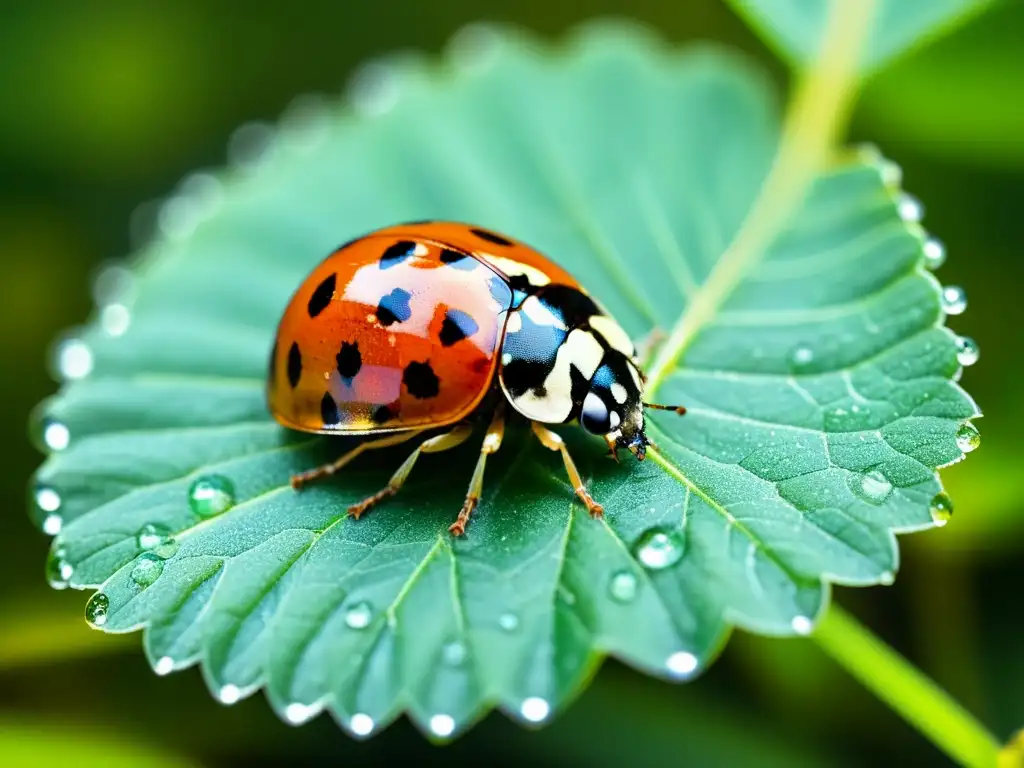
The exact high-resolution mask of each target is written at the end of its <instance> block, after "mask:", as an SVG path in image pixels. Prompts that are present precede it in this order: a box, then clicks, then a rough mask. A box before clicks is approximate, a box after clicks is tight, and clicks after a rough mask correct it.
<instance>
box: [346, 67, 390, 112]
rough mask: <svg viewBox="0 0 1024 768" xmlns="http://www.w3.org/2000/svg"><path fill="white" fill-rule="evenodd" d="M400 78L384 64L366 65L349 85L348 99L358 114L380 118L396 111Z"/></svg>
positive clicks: (357, 72) (353, 77) (358, 71)
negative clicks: (393, 110)
mask: <svg viewBox="0 0 1024 768" xmlns="http://www.w3.org/2000/svg"><path fill="white" fill-rule="evenodd" d="M398 94H399V86H398V76H397V75H396V74H395V71H394V69H393V68H392V67H391V66H390V65H388V64H385V63H384V62H380V61H371V62H369V63H367V64H364V65H363V66H362V67H361V68H360V69H358V70H357V71H356V73H355V74H354V75H353V76H352V79H351V80H350V81H349V84H348V99H349V103H350V104H351V105H352V109H353V110H355V112H356V114H358V115H361V116H363V117H378V116H380V115H384V114H386V113H388V112H390V111H391V110H392V109H394V107H395V105H396V104H397V103H398Z"/></svg>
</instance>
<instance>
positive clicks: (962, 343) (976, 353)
mask: <svg viewBox="0 0 1024 768" xmlns="http://www.w3.org/2000/svg"><path fill="white" fill-rule="evenodd" d="M979 357H981V350H980V349H978V345H977V343H976V342H975V341H974V339H972V338H971V337H970V336H960V337H959V338H958V339H957V340H956V359H957V362H959V363H960V365H964V366H969V365H974V364H975V363H976V362H978V358H979Z"/></svg>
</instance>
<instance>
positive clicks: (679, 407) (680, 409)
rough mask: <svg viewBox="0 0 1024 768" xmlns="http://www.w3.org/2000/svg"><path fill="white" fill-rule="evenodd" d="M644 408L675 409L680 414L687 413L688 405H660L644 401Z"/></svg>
mask: <svg viewBox="0 0 1024 768" xmlns="http://www.w3.org/2000/svg"><path fill="white" fill-rule="evenodd" d="M644 408H654V409H655V410H657V411H674V412H675V413H678V414H679V415H680V416H682V415H683V414H684V413H686V407H685V406H682V405H658V404H657V403H644Z"/></svg>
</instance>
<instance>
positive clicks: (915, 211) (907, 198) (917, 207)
mask: <svg viewBox="0 0 1024 768" xmlns="http://www.w3.org/2000/svg"><path fill="white" fill-rule="evenodd" d="M896 211H897V212H898V213H899V216H900V218H901V219H903V220H904V221H913V222H917V221H920V220H921V219H922V218H923V217H924V206H923V205H921V201H920V200H918V199H917V198H916V197H914V196H913V195H908V194H907V193H905V192H904V193H903V194H902V195H900V198H899V201H898V202H897V203H896Z"/></svg>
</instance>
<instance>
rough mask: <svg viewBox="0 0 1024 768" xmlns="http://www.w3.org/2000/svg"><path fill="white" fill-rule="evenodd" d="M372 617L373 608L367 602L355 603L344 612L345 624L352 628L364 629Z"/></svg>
mask: <svg viewBox="0 0 1024 768" xmlns="http://www.w3.org/2000/svg"><path fill="white" fill-rule="evenodd" d="M372 618H373V609H372V608H371V607H370V604H369V603H367V602H365V601H364V602H361V603H356V604H355V605H353V606H352V607H351V608H349V609H348V611H347V612H346V613H345V624H347V625H348V626H349V627H351V628H352V629H366V627H368V626H370V619H372Z"/></svg>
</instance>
